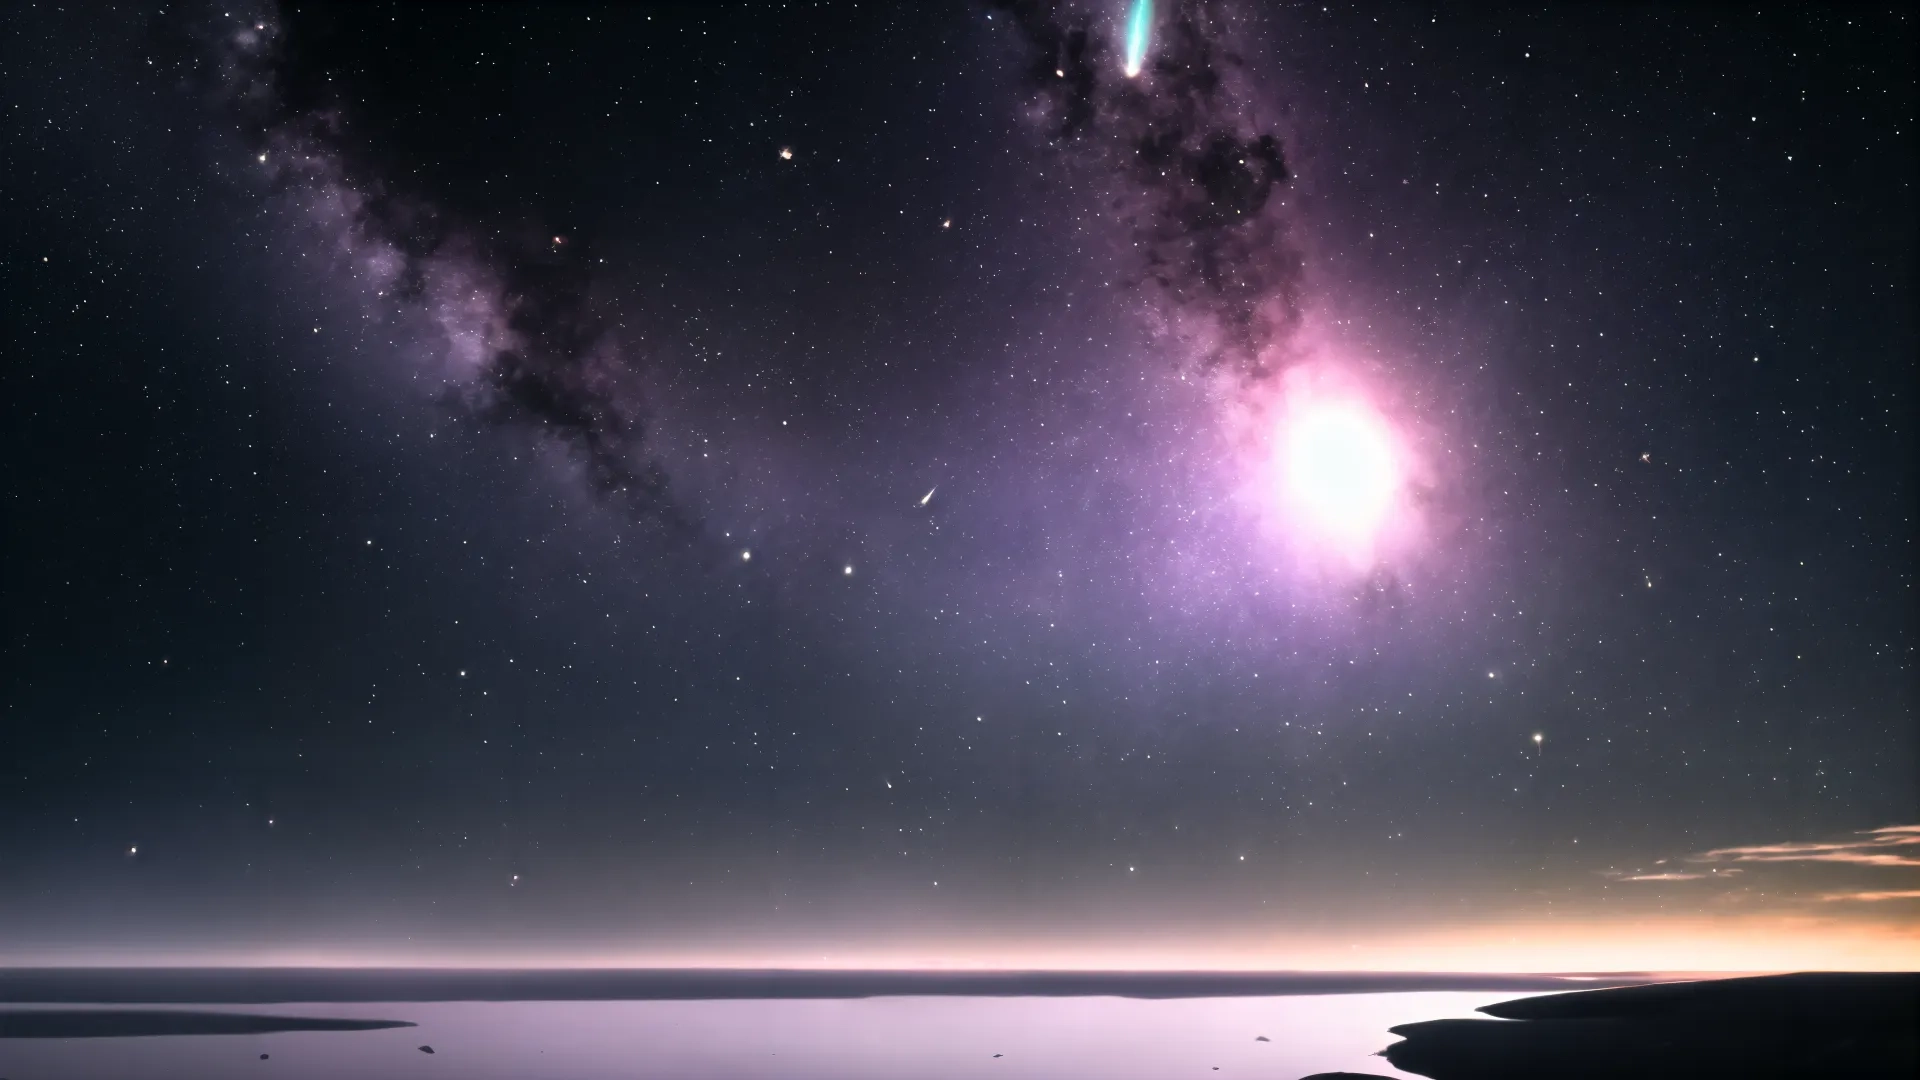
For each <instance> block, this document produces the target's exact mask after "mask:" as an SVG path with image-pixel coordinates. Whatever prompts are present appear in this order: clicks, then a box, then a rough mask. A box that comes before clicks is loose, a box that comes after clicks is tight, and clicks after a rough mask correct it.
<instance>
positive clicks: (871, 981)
mask: <svg viewBox="0 0 1920 1080" xmlns="http://www.w3.org/2000/svg"><path fill="white" fill-rule="evenodd" d="M1653 978H1656V976H1649V975H1643V974H1623V973H1610V974H1603V975H1475V974H1450V973H1444V972H1442V973H1392V972H1311V971H1306V972H1199V971H806V970H740V969H718V968H690V969H586V970H577V969H576V970H559V969H539V970H535V969H456V968H81V967H74V968H7V969H0V1003H5V1004H39V1005H53V1004H204V1005H216V1004H225V1005H233V1004H249V1005H265V1004H273V1003H277V1002H294V1001H298V1002H348V1001H718V1000H749V999H820V998H867V997H896V996H908V995H911V996H966V997H1128V998H1195V997H1277V996H1292V995H1303V994H1387V993H1398V992H1406V991H1427V990H1469V991H1472V990H1486V991H1493V992H1500V991H1528V990H1533V991H1540V990H1562V989H1572V988H1576V987H1589V986H1621V985H1629V984H1635V983H1643V982H1647V981H1649V980H1650V979H1653Z"/></svg>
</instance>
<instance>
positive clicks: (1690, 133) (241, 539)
mask: <svg viewBox="0 0 1920 1080" xmlns="http://www.w3.org/2000/svg"><path fill="white" fill-rule="evenodd" d="M1158 7H1159V9H1160V10H1158V11H1157V12H1155V14H1154V21H1153V24H1152V26H1153V33H1152V36H1151V39H1150V42H1149V44H1148V46H1147V49H1146V51H1145V53H1144V55H1143V57H1142V61H1141V70H1140V72H1139V74H1138V75H1136V76H1132V77H1129V76H1128V75H1127V74H1126V73H1125V69H1126V67H1127V66H1128V58H1127V56H1126V48H1125V43H1124V40H1123V36H1124V21H1125V15H1126V11H1125V8H1126V4H1125V3H1124V0H1097V2H1093V3H1087V4H1084V5H1081V4H1067V5H1054V4H1046V3H1037V4H1035V3H1024V2H1022V3H1004V4H991V5H986V6H979V5H968V4H961V3H938V4H917V3H916V4H884V3H858V4H857V3H851V2H847V3H821V4H790V5H781V6H771V5H767V6H763V5H719V4H696V3H678V4H654V5H646V4H641V5H633V6H627V5H622V6H619V7H611V8H600V7H594V6H579V5H576V6H568V7H555V8H550V9H522V8H519V7H509V6H473V5H444V4H442V5H428V6H425V7H407V6H401V7H383V6H370V5H351V6H347V7H342V8H330V7H325V6H318V5H311V4H301V5H298V6H287V7H283V8H272V7H254V6H249V5H241V4H238V3H236V4H235V5H232V6H231V7H229V6H224V5H214V6H211V7H208V6H200V5H194V4H188V5H184V6H181V5H169V6H168V7H167V8H166V9H165V10H162V11H159V12H157V13H156V12H155V11H153V10H151V9H149V8H148V7H147V6H145V5H133V6H131V7H114V6H111V5H95V4H86V3H81V4H71V3H70V4H67V5H65V6H61V5H57V4H51V3H46V2H36V3H20V4H14V5H9V6H8V7H7V10H6V12H5V13H4V14H3V15H0V22H4V25H5V30H4V32H0V105H3V106H4V113H3V114H0V115H3V118H0V158H3V160H4V161H5V163H6V167H5V170H4V175H0V200H3V202H0V207H3V209H0V213H4V228H0V275H3V276H0V286H4V290H5V293H4V295H5V308H4V310H5V317H4V320H3V321H0V349H3V350H4V355H5V363H4V368H3V369H0V370H3V372H4V373H3V374H0V378H4V380H5V392H4V395H3V396H0V401H3V402H4V404H3V405H0V408H3V409H4V421H3V422H0V432H4V437H5V439H6V442H7V448H8V454H7V456H8V458H9V461H10V467H9V468H8V469H7V470H6V480H5V500H6V502H5V514H4V527H5V530H6V533H5V542H6V548H7V553H8V556H7V560H6V574H5V577H4V611H5V638H4V665H5V677H4V685H5V690H4V713H3V714H0V961H7V962H16V963H42V962H116V963H117V962H147V961H153V962H184V963H201V962H204V963H232V962H238V963H254V962H296V961H319V962H330V963H331V962H338V963H356V962H375V963H416V962H417V963H441V964H481V963H511V964H519V963H536V964H574V963H588V964H614V963H618V964H729V965H736V964H746V965H808V964H813V965H821V964H826V965H834V966H860V965H888V966H896V965H961V966H994V967H1048V966H1080V967H1114V968H1119V967H1133V966H1176V967H1184V966H1192V967H1214V966H1220V967H1264V968H1312V967H1322V968H1335V967H1371V968H1399V969H1411V968H1447V967H1451V968H1480V969H1498V968H1515V969H1529V970H1573V969H1586V970H1618V969H1656V968H1658V969H1689V968H1743V969H1762V968H1777V967H1793V966H1825V967H1857V966H1903V965H1904V966H1913V965H1916V964H1920V825H1916V824H1915V823H1916V822H1920V730H1916V726H1915V714H1914V707H1915V696H1914V692H1913V690H1914V662H1915V657H1914V647H1915V643H1916V621H1915V608H1914V599H1915V598H1914V593H1913V586H1914V573H1913V569H1914V558H1915V551H1914V536H1915V520H1914V503H1915V494H1916V492H1915V469H1914V458H1915V447H1914V423H1913V421H1914V392H1915V385H1914V384H1915V377H1914V372H1915V369H1914V358H1915V355H1916V344H1917V342H1916V334H1915V323H1914V318H1913V312H1914V305H1915V274H1914V271H1915V266H1914V238H1915V218H1914V211H1913V205H1914V199H1915V193H1914V190H1913V188H1914V181H1915V177H1916V161H1915V140H1914V131H1915V122H1916V121H1915V115H1914V110H1915V100H1916V94H1915V83H1914V78H1915V76H1914V69H1913V67H1912V64H1911V58H1912V56H1913V49H1914V44H1915V42H1914V22H1913V18H1912V16H1911V14H1910V13H1907V12H1904V11H1900V10H1894V11H1891V12H1883V11H1874V10H1867V9H1865V8H1856V7H1854V6H1851V5H1843V6H1838V7H1834V8H1831V9H1828V8H1824V7H1822V6H1812V7H1808V6H1803V5H1795V6H1791V7H1782V8H1781V9H1779V10H1777V11H1772V12H1768V11H1764V10H1763V11H1760V12H1758V13H1755V12H1753V11H1749V10H1746V9H1738V10H1736V9H1734V8H1731V7H1725V6H1710V7H1702V8H1690V9H1687V10H1664V9H1661V8H1657V7H1652V6H1647V5H1633V6H1623V7H1617V8H1615V7H1601V6H1598V5H1591V6H1589V5H1580V6H1572V5H1555V6H1554V7H1553V8H1552V10H1549V11H1540V12H1529V11H1527V10H1525V9H1523V8H1519V7H1511V6H1507V5H1494V6H1492V8H1491V10H1490V11H1485V10H1475V6H1469V8H1468V9H1465V10H1462V9H1459V8H1458V7H1457V6H1448V7H1436V8H1414V7H1392V8H1379V9H1375V8H1371V7H1361V8H1359V9H1357V10H1348V9H1346V8H1344V7H1342V6H1338V5H1330V6H1327V7H1322V6H1320V5H1317V4H1310V5H1297V6H1280V5H1265V4H1254V3H1233V4H1229V3H1220V4H1208V3H1189V4H1184V5H1181V4H1175V3H1168V2H1163V3H1161V4H1160V5H1158ZM1329 447H1330V448H1331V449H1329Z"/></svg>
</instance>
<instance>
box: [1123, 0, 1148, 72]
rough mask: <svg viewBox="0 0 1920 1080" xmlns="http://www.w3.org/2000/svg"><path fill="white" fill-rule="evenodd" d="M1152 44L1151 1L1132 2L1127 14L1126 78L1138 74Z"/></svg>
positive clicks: (1135, 0) (1139, 0)
mask: <svg viewBox="0 0 1920 1080" xmlns="http://www.w3.org/2000/svg"><path fill="white" fill-rule="evenodd" d="M1152 43H1153V0H1133V10H1131V11H1129V12H1128V13H1127V66H1126V72H1127V78H1129V79H1131V78H1133V77H1134V76H1135V75H1138V74H1140V65H1142V64H1144V63H1145V62H1146V59H1147V46H1148V45H1151V44H1152Z"/></svg>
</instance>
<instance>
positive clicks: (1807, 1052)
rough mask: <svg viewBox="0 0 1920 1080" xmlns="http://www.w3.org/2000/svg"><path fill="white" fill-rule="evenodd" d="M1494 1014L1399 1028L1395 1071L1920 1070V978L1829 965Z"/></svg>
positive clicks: (1441, 1075)
mask: <svg viewBox="0 0 1920 1080" xmlns="http://www.w3.org/2000/svg"><path fill="white" fill-rule="evenodd" d="M1479 1011H1480V1012H1483V1013H1486V1014H1487V1015H1489V1016H1492V1017H1497V1018H1498V1019H1492V1020H1429V1021H1425V1022H1422V1023H1416V1024H1402V1025H1400V1026H1398V1027H1395V1028H1392V1029H1391V1030H1392V1032H1393V1033H1394V1034H1395V1035H1398V1036H1401V1038H1402V1039H1403V1040H1405V1041H1403V1042H1398V1043H1394V1044H1393V1045H1392V1046H1389V1047H1387V1049H1386V1050H1385V1051H1384V1052H1383V1053H1384V1054H1385V1056H1386V1059H1387V1060H1388V1061H1390V1062H1392V1063H1393V1065H1394V1067H1395V1068H1398V1069H1403V1070H1405V1071H1407V1072H1411V1073H1418V1074H1420V1075H1422V1076H1428V1077H1432V1078H1433V1080H1522V1078H1527V1080H1532V1078H1537V1077H1556V1078H1561V1080H1575V1078H1599V1077H1644V1078H1649V1080H1661V1078H1666V1077H1673V1078H1680V1077H1686V1078H1689V1080H1697V1078H1705V1077H1716V1078H1717V1077H1726V1078H1729V1080H1731V1078H1735V1077H1738V1078H1740V1080H1784V1078H1789V1077H1790V1078H1796V1080H1798V1078H1807V1080H1813V1078H1816V1077H1818V1078H1833V1080H1838V1078H1842V1077H1845V1078H1847V1080H1866V1078H1869V1077H1900V1078H1907V1077H1914V1076H1920V974H1908V973H1897V974H1878V973H1873V974H1869V973H1825V972H1810V973H1804V974H1796V975H1768V976H1760V977H1755V978H1737V979H1716V980H1709V981H1702V982H1683V983H1663V984H1657V985H1648V986H1630V987H1623V988H1618V989H1604V990H1592V991H1587V992H1580V993H1566V994H1553V995H1549V996H1545V997H1531V998H1521V999H1519V1000H1517V1001H1505V1002H1501V1003H1499V1004H1497V1005H1488V1006H1485V1007H1483V1008H1481V1009H1480V1010H1479Z"/></svg>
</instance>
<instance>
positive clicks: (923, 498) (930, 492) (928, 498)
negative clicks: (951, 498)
mask: <svg viewBox="0 0 1920 1080" xmlns="http://www.w3.org/2000/svg"><path fill="white" fill-rule="evenodd" d="M939 490H940V488H939V487H938V486H934V487H930V488H928V489H927V493H926V494H925V495H922V496H920V505H921V506H925V505H927V504H928V503H929V502H932V501H933V493H934V492H936V491H939Z"/></svg>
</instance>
